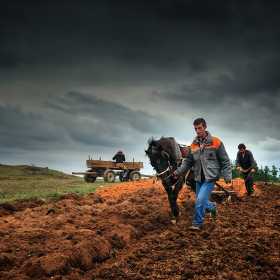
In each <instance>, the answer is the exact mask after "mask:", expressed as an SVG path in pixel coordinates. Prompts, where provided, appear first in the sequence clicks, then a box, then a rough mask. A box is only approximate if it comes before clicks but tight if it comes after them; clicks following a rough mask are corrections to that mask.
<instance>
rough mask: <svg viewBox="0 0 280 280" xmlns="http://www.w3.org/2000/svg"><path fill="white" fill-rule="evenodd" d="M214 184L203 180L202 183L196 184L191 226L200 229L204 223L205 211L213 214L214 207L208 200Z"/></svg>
mask: <svg viewBox="0 0 280 280" xmlns="http://www.w3.org/2000/svg"><path fill="white" fill-rule="evenodd" d="M214 185H215V182H212V181H207V180H205V181H204V182H203V183H200V182H196V201H195V208H194V217H193V224H194V225H195V226H199V227H201V226H202V224H203V221H204V215H205V211H207V212H213V211H214V210H215V206H214V203H213V202H210V201H209V200H208V198H209V196H210V194H211V192H212V190H213V188H214Z"/></svg>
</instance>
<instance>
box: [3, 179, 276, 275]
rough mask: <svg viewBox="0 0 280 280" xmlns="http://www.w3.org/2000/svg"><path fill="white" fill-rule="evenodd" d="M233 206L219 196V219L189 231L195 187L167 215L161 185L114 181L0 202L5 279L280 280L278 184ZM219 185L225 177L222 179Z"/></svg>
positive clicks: (239, 189) (238, 183) (239, 186)
mask: <svg viewBox="0 0 280 280" xmlns="http://www.w3.org/2000/svg"><path fill="white" fill-rule="evenodd" d="M243 183H244V182H243V180H241V179H239V180H235V181H234V182H233V187H234V188H233V189H234V190H235V191H236V193H237V194H238V195H233V196H232V200H231V203H228V201H227V197H223V196H216V195H212V196H211V199H212V200H215V201H217V204H218V210H219V218H218V220H217V221H214V220H212V219H211V217H210V215H209V214H208V213H207V215H206V217H205V222H204V228H203V229H202V230H201V231H200V232H190V231H188V227H189V226H190V225H191V223H192V216H193V206H194V201H195V198H194V193H193V192H192V191H191V190H190V189H189V188H188V187H185V188H183V190H182V191H181V193H180V195H179V205H180V209H181V217H180V220H179V221H178V223H177V224H176V225H173V224H172V223H171V222H170V221H169V215H168V214H169V204H168V201H167V195H166V193H165V191H164V188H163V187H162V186H161V183H160V182H157V183H156V184H153V183H152V180H140V181H139V182H128V183H122V184H114V185H112V186H111V187H109V188H101V189H99V190H97V191H95V192H93V193H91V194H89V195H87V196H84V197H80V196H78V195H75V194H68V195H63V196H61V197H60V199H59V201H58V202H56V203H53V204H45V205H40V202H39V201H37V200H36V199H33V200H30V201H28V202H22V203H17V204H10V203H4V204H2V205H0V238H1V244H0V279H7V280H9V279H13V280H15V279H18V280H19V279H20V280H27V279H50V278H51V279H57V280H58V279H63V280H66V279H69V280H70V279H73V280H74V279H279V275H280V241H279V231H280V221H279V214H280V187H279V186H276V185H268V184H262V183H257V184H256V185H255V189H256V193H257V195H258V196H255V197H248V196H245V195H244V193H245V188H244V184H243ZM220 184H222V185H223V186H225V184H224V183H223V182H222V181H220Z"/></svg>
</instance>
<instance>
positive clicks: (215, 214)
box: [211, 202, 218, 220]
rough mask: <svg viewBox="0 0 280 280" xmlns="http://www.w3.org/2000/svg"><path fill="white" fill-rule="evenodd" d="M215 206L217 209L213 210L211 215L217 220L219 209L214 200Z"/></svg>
mask: <svg viewBox="0 0 280 280" xmlns="http://www.w3.org/2000/svg"><path fill="white" fill-rule="evenodd" d="M214 207H215V209H214V211H213V212H211V216H212V219H213V220H217V219H218V209H217V204H216V202H214Z"/></svg>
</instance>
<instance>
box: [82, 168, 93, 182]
mask: <svg viewBox="0 0 280 280" xmlns="http://www.w3.org/2000/svg"><path fill="white" fill-rule="evenodd" d="M86 172H93V170H92V169H89V170H87V171H86ZM84 180H85V181H86V182H87V183H93V182H95V180H96V177H95V176H93V175H90V174H85V175H84Z"/></svg>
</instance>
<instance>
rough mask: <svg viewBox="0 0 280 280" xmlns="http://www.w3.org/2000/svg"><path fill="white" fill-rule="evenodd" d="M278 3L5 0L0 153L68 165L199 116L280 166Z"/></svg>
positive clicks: (176, 132) (129, 153) (16, 160)
mask: <svg viewBox="0 0 280 280" xmlns="http://www.w3.org/2000/svg"><path fill="white" fill-rule="evenodd" d="M279 6H280V2H279V1H276V0H275V1H269V0H263V1H260V0H248V1H246V0H244V1H241V0H240V1H226V0H221V1H214V0H213V1H209V0H207V1H205V0H203V1H202V0H193V1H188V0H181V1H161V0H158V1H153V0H150V1H145V0H139V1H137V0H126V1H123V0H100V1H85V0H77V1H73V0H67V1H66V0H64V1H61V0H59V1H58V0H56V1H52V0H48V1H43V0H42V1H13V0H9V1H1V9H0V23H1V24H0V93H1V97H0V163H1V164H8V165H20V164H27V165H30V164H31V163H32V164H34V165H36V166H40V167H46V166H47V167H49V168H50V169H55V170H59V171H63V172H65V173H67V174H71V173H72V171H85V170H86V169H87V168H86V159H87V158H88V156H89V155H90V157H92V158H93V159H99V158H100V157H101V159H103V160H111V159H112V157H113V156H114V154H115V153H116V152H117V151H118V150H119V149H122V150H123V152H124V153H125V155H126V159H127V161H133V159H134V160H135V161H142V162H144V169H143V170H141V172H142V173H144V174H153V169H152V168H151V166H150V164H149V160H148V158H146V157H145V152H144V150H145V149H146V148H147V141H148V139H149V138H150V137H151V136H154V137H157V138H160V137H161V136H173V137H175V139H176V140H177V142H179V143H182V144H190V143H191V141H192V140H193V138H194V137H195V131H194V129H193V121H194V119H196V118H199V117H202V118H204V119H205V120H206V122H207V126H208V128H207V129H208V130H209V132H210V133H211V134H212V135H214V136H217V137H218V138H220V139H221V140H222V142H223V143H224V145H225V147H226V150H227V152H228V154H229V157H230V158H231V159H232V160H234V159H235V157H236V153H237V146H238V144H240V143H244V144H245V145H246V146H247V149H249V150H251V151H252V152H253V154H254V157H255V160H256V161H257V163H258V165H259V167H260V166H263V167H264V166H266V165H267V166H269V167H271V166H272V165H273V164H274V165H275V166H276V167H278V168H280V122H279V120H280V78H279V76H280V56H279V53H280V31H279V27H280V17H279V14H280V9H279Z"/></svg>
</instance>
